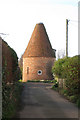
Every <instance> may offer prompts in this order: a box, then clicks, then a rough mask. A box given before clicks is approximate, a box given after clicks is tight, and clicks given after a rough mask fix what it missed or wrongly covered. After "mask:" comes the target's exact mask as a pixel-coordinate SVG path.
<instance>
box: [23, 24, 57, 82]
mask: <svg viewBox="0 0 80 120" xmlns="http://www.w3.org/2000/svg"><path fill="white" fill-rule="evenodd" d="M54 61H55V50H54V49H52V46H51V44H50V41H49V38H48V35H47V32H46V29H45V27H44V24H43V23H39V24H36V26H35V28H34V31H33V33H32V36H31V39H30V41H29V43H28V46H27V48H26V50H25V52H24V54H23V82H26V81H27V80H52V79H53V76H52V73H51V69H52V66H53V64H54Z"/></svg>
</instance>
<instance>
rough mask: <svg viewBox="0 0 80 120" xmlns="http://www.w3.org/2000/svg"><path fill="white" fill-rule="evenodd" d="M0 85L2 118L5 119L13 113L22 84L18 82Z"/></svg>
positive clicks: (18, 99)
mask: <svg viewBox="0 0 80 120" xmlns="http://www.w3.org/2000/svg"><path fill="white" fill-rule="evenodd" d="M2 85H3V86H2V118H3V119H5V120H6V119H7V118H12V117H13V116H14V115H15V113H16V110H17V107H18V104H19V101H20V96H21V91H22V88H23V86H22V83H20V82H15V83H14V84H6V83H5V82H3V83H2Z"/></svg>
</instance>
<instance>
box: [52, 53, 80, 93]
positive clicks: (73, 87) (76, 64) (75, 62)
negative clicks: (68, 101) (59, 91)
mask: <svg viewBox="0 0 80 120" xmlns="http://www.w3.org/2000/svg"><path fill="white" fill-rule="evenodd" d="M52 72H53V74H54V75H56V76H57V77H58V78H62V79H65V86H66V88H67V90H68V94H69V95H74V94H76V95H78V92H79V87H80V76H79V75H80V55H77V56H74V57H68V58H66V57H65V58H63V59H59V60H57V61H56V62H55V63H54V66H53V68H52Z"/></svg>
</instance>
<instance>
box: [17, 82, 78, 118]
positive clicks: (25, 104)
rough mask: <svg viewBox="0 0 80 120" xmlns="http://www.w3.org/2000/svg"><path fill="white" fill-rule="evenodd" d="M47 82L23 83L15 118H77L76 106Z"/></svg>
mask: <svg viewBox="0 0 80 120" xmlns="http://www.w3.org/2000/svg"><path fill="white" fill-rule="evenodd" d="M51 86H52V85H51V84H47V83H24V89H23V92H22V96H21V102H20V107H19V110H18V112H17V114H16V117H17V118H78V108H77V107H76V105H75V104H73V103H71V102H69V101H68V100H66V99H65V98H63V97H62V96H61V95H59V94H58V93H57V92H56V91H54V90H52V89H51Z"/></svg>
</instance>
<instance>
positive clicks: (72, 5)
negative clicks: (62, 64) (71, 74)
mask: <svg viewBox="0 0 80 120" xmlns="http://www.w3.org/2000/svg"><path fill="white" fill-rule="evenodd" d="M66 19H69V20H70V22H69V38H68V39H69V50H68V51H69V56H74V55H77V54H78V22H77V21H78V0H0V33H6V34H9V35H7V36H2V38H3V39H4V40H5V41H7V43H8V44H9V45H10V46H11V47H12V48H13V49H14V50H15V51H16V53H17V55H18V57H19V58H20V57H21V55H22V54H23V52H24V51H25V49H26V47H27V45H28V42H29V40H30V37H31V35H32V32H33V30H34V27H35V25H36V23H39V22H43V24H44V25H45V28H46V31H47V33H48V36H49V39H50V42H51V44H52V47H53V49H56V50H57V51H58V50H61V49H62V50H65V48H66Z"/></svg>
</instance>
